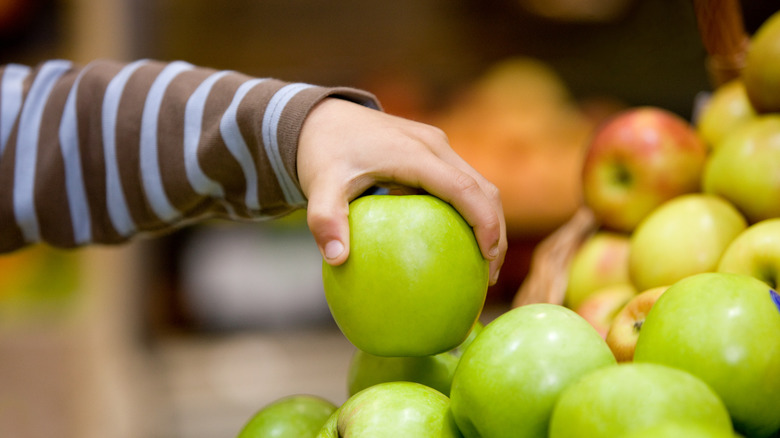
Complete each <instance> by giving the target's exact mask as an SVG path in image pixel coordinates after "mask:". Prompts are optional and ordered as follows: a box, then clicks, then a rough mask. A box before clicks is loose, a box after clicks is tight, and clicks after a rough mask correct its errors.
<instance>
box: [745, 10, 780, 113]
mask: <svg viewBox="0 0 780 438" xmlns="http://www.w3.org/2000/svg"><path fill="white" fill-rule="evenodd" d="M742 77H743V78H744V81H745V87H746V89H747V93H748V96H749V97H750V101H751V103H752V104H753V107H755V108H756V109H757V110H758V111H759V112H762V113H768V112H778V111H780V80H778V78H780V12H775V13H774V14H772V15H771V16H770V17H769V18H768V19H767V20H766V21H764V23H763V24H762V25H761V27H759V28H758V30H757V31H756V32H755V34H753V37H752V38H751V40H750V47H749V48H748V53H747V57H746V59H745V67H744V70H743V72H742Z"/></svg>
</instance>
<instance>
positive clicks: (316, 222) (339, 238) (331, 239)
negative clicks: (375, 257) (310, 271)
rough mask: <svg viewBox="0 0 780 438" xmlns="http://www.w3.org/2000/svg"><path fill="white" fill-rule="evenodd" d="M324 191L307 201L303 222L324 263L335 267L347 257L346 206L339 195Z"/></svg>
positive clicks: (344, 200) (347, 225)
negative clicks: (305, 222) (304, 221)
mask: <svg viewBox="0 0 780 438" xmlns="http://www.w3.org/2000/svg"><path fill="white" fill-rule="evenodd" d="M326 187H328V186H327V185H323V186H318V187H317V189H316V190H315V191H314V192H313V193H312V194H311V196H310V197H309V205H308V207H307V209H306V210H307V211H306V220H307V223H308V225H309V230H310V231H311V233H312V235H313V236H314V241H315V242H316V243H317V247H318V248H319V250H320V253H321V254H322V257H323V259H324V260H325V262H327V263H328V264H330V265H334V266H335V265H340V264H342V263H344V262H345V261H346V260H347V257H349V219H348V215H349V203H348V198H345V197H344V196H343V193H342V192H341V191H338V190H328V189H327V188H326Z"/></svg>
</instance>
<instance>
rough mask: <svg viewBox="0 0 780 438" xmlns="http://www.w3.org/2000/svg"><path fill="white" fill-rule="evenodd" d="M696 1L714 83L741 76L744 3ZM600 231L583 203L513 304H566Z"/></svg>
mask: <svg viewBox="0 0 780 438" xmlns="http://www.w3.org/2000/svg"><path fill="white" fill-rule="evenodd" d="M692 1H693V6H694V10H695V13H696V20H697V24H698V28H699V34H700V36H701V39H702V43H703V45H704V48H705V49H706V51H707V54H708V57H707V61H706V66H705V67H706V69H707V73H708V75H709V77H710V80H711V82H712V84H713V86H718V85H721V84H724V83H726V82H728V81H730V80H732V79H735V78H737V77H738V76H739V74H740V72H741V71H742V68H743V67H744V63H745V57H746V54H747V49H748V44H749V41H750V39H749V36H748V35H747V33H746V32H745V29H744V26H743V21H742V10H741V7H740V4H739V1H738V0H692ZM598 229H599V224H598V221H597V220H596V218H595V217H594V215H593V212H592V211H590V210H589V209H588V208H587V207H586V206H582V207H580V208H579V209H578V210H577V211H576V212H575V214H574V215H573V216H572V217H571V219H570V220H569V221H568V222H566V223H565V224H563V225H562V226H561V227H560V228H558V229H557V230H556V231H555V232H553V233H551V234H550V235H549V236H548V237H547V238H545V239H544V240H543V241H542V242H540V243H539V245H538V246H537V247H536V249H535V250H534V253H533V256H532V259H531V265H530V268H529V272H528V275H527V276H526V278H525V280H524V281H523V283H522V284H521V285H520V288H519V290H518V291H517V293H516V294H515V297H514V299H513V301H512V307H518V306H522V305H525V304H532V303H553V304H562V303H563V301H564V297H565V294H566V286H567V281H568V268H569V263H570V261H571V258H572V257H573V256H574V254H575V253H576V251H577V249H578V248H579V246H580V245H581V244H582V243H583V242H584V241H585V240H586V239H587V238H588V237H589V236H590V235H592V234H593V233H594V232H596V231H597V230H598Z"/></svg>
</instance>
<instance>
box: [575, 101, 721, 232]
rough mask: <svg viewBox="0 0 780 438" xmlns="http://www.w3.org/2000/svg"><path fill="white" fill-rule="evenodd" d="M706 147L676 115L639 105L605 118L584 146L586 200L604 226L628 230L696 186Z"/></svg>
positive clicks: (698, 185)
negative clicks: (654, 210) (662, 204)
mask: <svg viewBox="0 0 780 438" xmlns="http://www.w3.org/2000/svg"><path fill="white" fill-rule="evenodd" d="M706 156H707V146H706V145H705V144H704V142H703V141H702V140H701V138H700V137H699V135H698V134H697V133H696V131H695V129H694V128H693V126H692V125H691V124H690V123H688V122H687V121H686V120H685V119H683V118H681V117H680V116H678V115H676V114H674V113H671V112H669V111H667V110H664V109H661V108H656V107H638V108H632V109H630V110H626V111H624V112H622V113H619V114H618V115H617V116H615V117H613V118H612V119H610V120H608V121H607V122H606V123H605V124H604V125H602V127H601V128H600V129H598V130H597V132H596V134H595V136H594V137H593V139H592V140H591V142H590V145H589V146H588V150H587V152H586V155H585V158H584V163H583V169H582V186H583V195H584V200H585V204H586V205H587V206H589V207H590V208H591V209H592V210H593V213H594V214H595V216H596V218H597V219H598V220H599V221H600V222H601V223H602V224H603V226H604V227H606V228H610V229H614V230H618V231H623V232H630V231H632V230H633V229H634V228H635V227H636V225H637V224H638V223H639V221H640V220H642V218H644V217H645V216H646V215H647V214H648V213H649V212H650V211H651V210H653V209H654V208H656V207H657V206H658V205H660V204H661V203H663V202H664V201H667V200H669V199H671V198H674V197H676V196H679V195H682V194H684V193H691V192H697V191H699V189H700V182H701V172H702V169H703V167H704V161H705V158H706Z"/></svg>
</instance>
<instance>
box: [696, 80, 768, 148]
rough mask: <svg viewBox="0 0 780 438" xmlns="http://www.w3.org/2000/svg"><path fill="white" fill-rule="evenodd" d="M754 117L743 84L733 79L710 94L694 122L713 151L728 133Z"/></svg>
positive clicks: (754, 113) (754, 111)
mask: <svg viewBox="0 0 780 438" xmlns="http://www.w3.org/2000/svg"><path fill="white" fill-rule="evenodd" d="M756 115H757V113H756V110H755V109H754V108H753V105H752V104H751V103H750V99H748V95H747V91H746V90H745V83H744V82H743V81H742V80H741V79H733V80H731V81H729V82H727V83H725V84H723V85H721V86H720V87H718V88H716V89H715V91H713V92H712V95H711V96H710V98H709V100H708V101H707V103H706V104H704V107H703V108H702V110H701V113H700V114H699V117H698V119H697V121H696V130H697V132H698V133H699V135H700V136H701V137H702V139H704V142H705V143H706V144H707V146H709V148H710V150H713V149H715V148H717V147H718V146H719V145H720V143H721V141H723V138H725V137H726V136H727V135H728V134H729V133H731V132H732V131H734V130H735V129H736V128H738V127H739V126H740V125H742V124H744V123H745V122H746V121H748V120H752V119H754V118H755V117H756Z"/></svg>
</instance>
